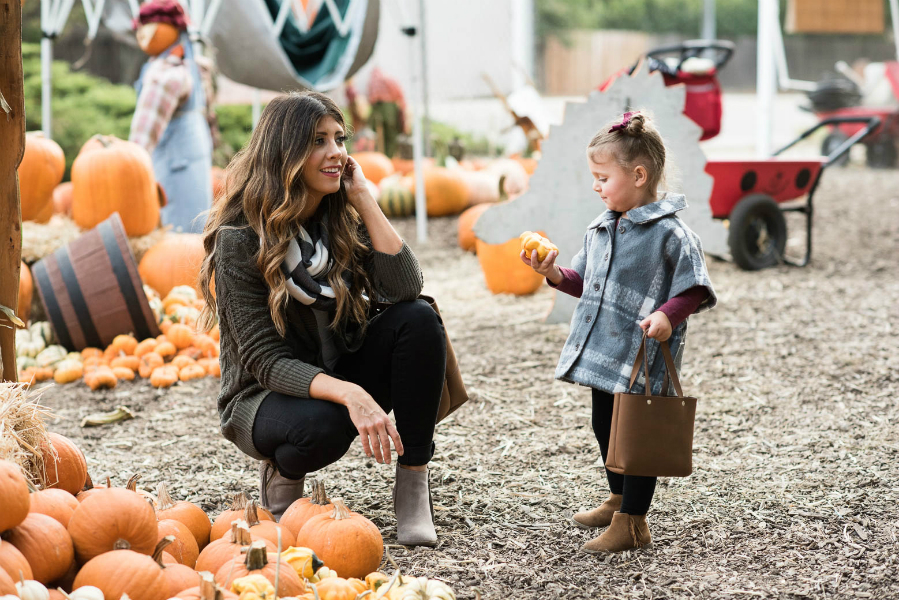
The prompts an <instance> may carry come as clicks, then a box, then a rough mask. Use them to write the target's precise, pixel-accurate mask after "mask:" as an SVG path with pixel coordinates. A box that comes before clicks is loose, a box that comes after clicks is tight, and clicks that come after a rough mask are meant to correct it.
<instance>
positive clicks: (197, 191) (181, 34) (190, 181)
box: [129, 0, 212, 233]
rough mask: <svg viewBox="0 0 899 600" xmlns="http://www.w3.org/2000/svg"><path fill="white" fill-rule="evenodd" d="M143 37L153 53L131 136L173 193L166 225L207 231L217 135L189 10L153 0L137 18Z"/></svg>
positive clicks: (171, 2) (164, 218) (142, 41)
mask: <svg viewBox="0 0 899 600" xmlns="http://www.w3.org/2000/svg"><path fill="white" fill-rule="evenodd" d="M134 29H135V32H136V35H137V42H138V44H139V45H140V47H141V49H142V50H143V51H144V52H146V53H147V54H148V55H149V56H150V57H151V58H150V60H149V61H147V64H145V65H144V66H143V68H142V69H141V74H140V79H139V80H138V81H137V84H136V87H137V107H136V109H135V111H134V118H133V119H132V121H131V134H130V136H129V139H130V140H131V141H132V142H135V143H137V144H139V145H141V146H143V147H144V148H146V149H147V151H148V152H150V153H151V155H152V157H153V170H154V172H155V174H156V178H157V180H158V181H159V182H160V183H161V184H162V187H163V189H164V190H165V193H166V195H167V197H168V203H167V205H166V206H165V207H163V209H162V217H161V218H162V223H163V225H171V226H173V227H174V228H175V230H176V231H185V232H194V233H199V232H202V231H203V226H204V224H205V215H202V213H203V212H204V211H206V210H208V209H209V207H210V206H211V204H212V181H211V178H210V172H211V169H212V138H211V135H210V131H209V124H208V122H207V120H206V93H205V91H204V89H203V78H202V76H201V73H200V68H199V66H198V65H197V59H195V57H194V50H193V46H192V45H191V43H190V40H189V38H188V35H187V16H186V15H185V13H184V9H183V8H181V5H180V4H179V3H178V2H177V0H149V1H148V2H145V3H144V4H143V5H141V7H140V13H139V15H138V17H137V19H135V20H134Z"/></svg>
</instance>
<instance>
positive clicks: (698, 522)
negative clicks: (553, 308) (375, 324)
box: [43, 168, 899, 600]
mask: <svg viewBox="0 0 899 600" xmlns="http://www.w3.org/2000/svg"><path fill="white" fill-rule="evenodd" d="M897 184H899V176H897V174H896V171H870V170H866V169H860V168H850V169H846V170H838V169H833V170H832V171H829V172H827V173H825V176H824V181H823V182H822V185H821V188H820V191H819V196H818V198H817V206H816V209H817V212H816V214H815V234H814V242H815V249H814V257H813V262H812V264H811V265H810V266H808V267H806V268H802V269H799V268H792V267H779V268H774V269H769V270H766V271H762V272H753V273H750V272H744V271H740V270H739V269H737V268H736V267H735V266H734V265H732V264H729V263H726V262H721V261H717V260H714V259H710V261H709V269H710V272H711V276H712V280H713V282H714V284H715V286H716V288H717V291H718V295H719V297H720V302H719V305H718V308H717V309H715V310H714V311H712V312H710V313H705V314H702V315H699V316H697V317H695V318H694V319H693V320H692V321H691V325H690V334H689V340H688V342H687V343H688V347H687V353H686V359H685V362H684V372H683V374H682V380H683V381H684V383H685V387H686V389H687V391H688V392H689V393H691V394H692V395H696V396H698V397H699V398H700V402H699V407H698V413H697V419H696V436H695V451H694V473H693V475H692V476H691V477H689V478H686V479H666V480H661V481H660V484H659V486H658V488H657V492H656V496H655V500H654V501H653V505H652V509H651V512H650V514H649V523H650V528H651V531H652V535H653V539H654V544H653V546H652V547H651V548H649V549H644V550H641V551H635V552H627V553H623V554H618V555H614V556H607V557H597V556H590V555H585V554H582V553H579V552H578V548H579V547H580V546H581V544H583V543H584V542H585V541H587V540H588V539H590V538H591V537H592V536H593V535H594V534H593V533H591V532H588V531H583V530H581V529H578V528H576V527H574V526H573V525H572V524H571V522H570V520H569V519H570V517H571V515H572V513H573V512H575V511H577V510H580V509H582V508H586V507H592V506H595V505H597V504H598V503H600V502H602V500H603V499H604V498H605V497H606V494H607V493H608V488H607V487H606V482H605V478H604V475H603V471H602V467H601V461H600V458H599V450H598V447H597V444H596V441H595V439H594V437H593V433H592V430H591V427H590V395H589V390H587V389H585V388H581V387H577V386H572V385H568V384H563V383H560V382H557V381H554V380H553V378H552V374H553V369H554V366H555V363H556V359H557V358H558V355H559V351H560V349H561V347H562V344H563V342H564V340H565V337H566V331H567V327H566V326H564V325H547V324H545V323H543V322H542V318H543V315H544V314H545V313H546V312H547V311H548V310H549V307H550V305H551V303H552V292H551V291H550V290H549V289H548V288H543V289H541V290H540V291H539V292H537V293H536V294H535V295H533V296H530V297H524V298H516V297H510V296H493V295H491V294H490V293H489V292H488V291H487V290H486V287H485V285H484V282H483V279H482V276H481V272H480V269H479V266H478V262H477V258H476V257H475V256H473V255H470V254H465V253H463V252H462V251H461V250H459V249H458V248H457V247H456V243H455V238H456V219H455V218H446V219H432V220H431V221H430V224H429V233H430V236H431V240H430V242H429V243H428V244H427V245H425V246H421V247H419V246H418V245H417V244H415V243H414V242H410V243H411V245H412V246H413V247H414V248H415V250H416V252H417V254H418V256H419V258H420V260H421V263H422V265H423V267H424V271H425V277H426V291H427V292H428V293H430V294H432V295H434V296H436V297H437V299H438V301H439V304H440V307H441V310H442V312H443V315H444V319H445V322H446V325H447V327H448V330H449V333H450V335H451V338H452V340H453V343H454V345H455V348H456V352H457V353H458V355H459V359H460V362H461V366H462V372H463V374H464V378H465V381H466V384H467V385H468V388H469V390H470V391H471V392H472V394H473V396H474V398H473V399H472V400H471V402H469V403H468V404H467V405H466V406H464V407H463V408H462V409H461V410H460V411H458V413H457V414H456V415H454V416H453V417H452V418H451V419H450V420H449V421H447V422H445V423H444V424H442V425H441V426H440V428H439V430H438V433H437V437H436V443H437V455H436V457H435V460H434V461H433V463H432V469H433V470H432V479H431V481H432V487H433V495H434V505H435V506H434V507H435V510H436V523H437V528H438V532H439V535H440V543H439V545H438V547H437V548H434V549H428V548H418V549H406V548H403V547H401V546H390V551H391V553H392V554H393V556H394V557H395V558H396V561H397V562H398V563H399V565H400V566H401V567H402V568H403V569H405V571H406V572H407V573H408V574H411V575H427V576H429V577H438V578H441V579H444V580H446V581H447V582H449V583H450V584H451V585H452V586H453V587H454V588H455V590H456V592H457V593H458V595H459V597H460V598H475V597H477V596H478V595H480V597H483V598H507V597H511V596H513V595H514V597H516V598H790V599H799V598H809V599H821V600H824V599H826V598H899V559H897V548H899V544H897V535H899V431H897V422H899V344H897V342H896V337H895V336H896V333H897V329H899V261H897V248H899V192H897V190H899V185H897ZM599 209H600V206H599V204H597V212H598V211H599ZM790 225H791V228H792V231H793V232H794V234H801V232H802V228H801V223H800V221H796V220H794V219H790ZM397 228H398V229H399V230H400V231H401V233H402V235H403V236H404V237H406V239H408V240H413V239H414V238H415V224H414V221H413V220H411V219H407V220H401V221H398V222H397ZM797 240H798V241H799V242H800V243H801V239H800V237H797ZM800 245H801V244H800ZM793 246H795V244H793ZM795 249H797V248H796V247H794V250H795ZM216 393H217V385H216V382H215V381H213V380H210V379H207V380H203V381H201V382H191V383H184V384H179V385H177V386H175V387H174V388H171V389H169V390H165V391H157V390H155V389H153V388H151V387H150V386H149V384H147V383H145V382H138V383H133V384H123V385H120V387H118V388H117V389H115V390H111V391H109V392H105V393H91V392H89V391H88V390H87V389H86V388H85V387H84V386H82V385H80V384H79V385H69V386H55V387H51V388H50V389H47V390H46V391H45V393H44V397H43V400H44V403H46V404H47V405H48V406H49V407H50V408H51V409H52V410H53V412H54V413H55V414H56V415H57V418H56V420H55V421H53V422H51V423H49V424H48V425H49V428H50V429H51V430H55V431H59V432H61V433H63V434H65V435H68V436H70V437H72V438H73V439H75V440H76V441H77V442H78V443H79V444H80V445H81V446H82V447H83V448H84V451H85V454H86V455H87V461H88V465H89V468H90V471H91V474H92V475H93V478H94V481H102V480H103V478H104V477H105V476H106V475H111V476H112V479H113V482H114V483H115V484H118V485H123V484H124V483H125V481H126V480H127V479H128V477H129V476H130V475H132V474H133V473H135V472H137V473H140V474H141V475H142V476H143V478H142V480H141V482H140V485H141V487H142V488H144V489H150V490H153V489H155V487H156V484H157V483H158V482H159V481H161V480H165V481H167V482H168V484H169V486H170V487H169V489H170V490H171V492H172V495H173V497H175V498H176V499H187V500H191V501H194V502H198V503H199V504H200V505H202V506H203V507H204V508H205V509H206V510H207V511H208V512H209V513H210V514H213V515H215V514H217V513H218V512H219V511H220V510H221V509H222V507H223V504H224V502H225V501H226V499H227V498H229V497H230V496H231V495H232V494H233V493H234V492H236V491H238V490H247V491H248V492H251V493H252V494H253V495H254V496H257V494H258V492H257V489H256V488H257V485H258V477H257V467H256V464H255V463H254V462H253V461H252V460H250V459H248V458H246V457H244V456H243V455H242V454H241V453H240V452H239V451H238V450H236V448H234V447H233V446H231V445H230V444H229V443H228V442H226V441H225V440H224V439H223V438H222V437H221V436H220V434H219V431H218V416H217V414H216V410H215V397H216ZM120 404H125V405H127V406H129V407H130V409H131V410H132V411H133V412H134V413H135V415H136V418H135V419H134V420H130V421H125V422H121V423H116V424H114V425H110V426H106V427H98V428H86V429H81V428H80V427H79V422H80V421H81V419H82V418H83V417H84V416H85V415H87V414H90V413H94V412H98V411H103V410H112V409H114V408H115V407H116V406H118V405H120ZM315 476H317V477H322V478H324V479H325V480H326V482H327V485H328V491H329V494H330V495H331V496H333V497H341V498H343V499H345V501H346V502H347V504H348V505H349V506H350V507H352V508H353V509H355V510H358V511H360V512H362V513H363V514H365V515H366V516H368V517H369V518H371V519H373V520H374V522H375V523H376V524H377V525H378V526H379V527H380V528H381V531H382V532H383V534H384V538H385V542H386V543H387V544H393V543H395V525H394V517H393V514H392V508H391V500H390V492H391V486H392V481H393V466H392V465H391V466H385V465H378V464H376V463H375V462H374V461H373V460H370V459H367V458H365V457H364V455H363V454H362V451H361V448H360V447H359V445H358V444H357V445H354V446H353V447H352V448H351V450H350V451H349V453H348V454H347V456H346V457H344V458H343V459H342V460H341V461H339V462H337V463H336V464H334V465H332V466H330V467H329V468H327V469H325V470H324V471H322V472H319V473H316V474H315ZM384 567H385V568H386V567H387V565H386V563H385V565H384Z"/></svg>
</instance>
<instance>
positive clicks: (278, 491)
mask: <svg viewBox="0 0 899 600" xmlns="http://www.w3.org/2000/svg"><path fill="white" fill-rule="evenodd" d="M305 483H306V478H305V477H302V478H300V479H288V478H287V477H284V476H282V475H281V474H280V473H278V469H276V468H275V465H274V464H273V463H272V461H270V460H264V461H262V462H261V463H259V503H260V504H262V506H264V507H265V508H267V509H269V510H270V511H271V512H272V514H273V515H275V520H276V521H280V520H281V515H283V514H284V511H285V510H287V507H288V506H290V505H291V504H293V502H294V501H295V500H298V499H300V498H302V497H303V485H304V484H305Z"/></svg>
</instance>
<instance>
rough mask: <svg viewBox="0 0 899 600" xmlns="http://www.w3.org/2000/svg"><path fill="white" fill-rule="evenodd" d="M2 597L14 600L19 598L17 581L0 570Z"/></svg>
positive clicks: (0, 591)
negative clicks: (9, 597) (13, 599)
mask: <svg viewBox="0 0 899 600" xmlns="http://www.w3.org/2000/svg"><path fill="white" fill-rule="evenodd" d="M0 596H12V597H14V598H17V597H18V596H19V590H17V589H16V583H15V580H14V579H13V578H12V577H10V576H9V575H8V574H7V573H6V571H4V570H3V569H0Z"/></svg>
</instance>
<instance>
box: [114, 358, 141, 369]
mask: <svg viewBox="0 0 899 600" xmlns="http://www.w3.org/2000/svg"><path fill="white" fill-rule="evenodd" d="M109 366H110V367H112V368H116V367H126V368H128V369H130V370H131V371H137V369H138V368H140V359H139V358H138V357H136V356H134V355H127V356H119V357H118V358H114V359H112V360H111V361H110V363H109Z"/></svg>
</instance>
